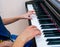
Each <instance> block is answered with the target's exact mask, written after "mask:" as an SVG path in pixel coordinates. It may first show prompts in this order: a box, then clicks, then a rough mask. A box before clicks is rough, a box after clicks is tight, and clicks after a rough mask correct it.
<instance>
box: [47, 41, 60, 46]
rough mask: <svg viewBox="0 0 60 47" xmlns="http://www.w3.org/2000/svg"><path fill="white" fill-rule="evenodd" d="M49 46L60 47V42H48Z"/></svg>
mask: <svg viewBox="0 0 60 47" xmlns="http://www.w3.org/2000/svg"><path fill="white" fill-rule="evenodd" d="M48 45H60V41H59V42H58V41H56V42H48Z"/></svg>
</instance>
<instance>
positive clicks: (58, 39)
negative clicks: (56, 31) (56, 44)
mask: <svg viewBox="0 0 60 47" xmlns="http://www.w3.org/2000/svg"><path fill="white" fill-rule="evenodd" d="M46 41H60V38H55V39H47V40H46Z"/></svg>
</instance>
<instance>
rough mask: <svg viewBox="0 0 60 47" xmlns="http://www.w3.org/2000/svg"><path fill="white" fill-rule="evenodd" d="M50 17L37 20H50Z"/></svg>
mask: <svg viewBox="0 0 60 47" xmlns="http://www.w3.org/2000/svg"><path fill="white" fill-rule="evenodd" d="M51 19H52V18H39V20H51Z"/></svg>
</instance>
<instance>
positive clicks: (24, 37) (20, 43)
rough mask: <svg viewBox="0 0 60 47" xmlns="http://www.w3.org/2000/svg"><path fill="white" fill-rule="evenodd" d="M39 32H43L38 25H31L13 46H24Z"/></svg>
mask: <svg viewBox="0 0 60 47" xmlns="http://www.w3.org/2000/svg"><path fill="white" fill-rule="evenodd" d="M39 34H40V35H41V32H40V30H38V29H37V27H36V26H29V27H27V28H26V29H25V30H24V31H23V32H22V33H21V34H20V35H19V36H18V37H17V39H16V41H15V43H14V45H13V47H23V46H24V44H25V43H26V42H28V41H29V40H31V39H33V38H34V37H35V36H36V35H39Z"/></svg>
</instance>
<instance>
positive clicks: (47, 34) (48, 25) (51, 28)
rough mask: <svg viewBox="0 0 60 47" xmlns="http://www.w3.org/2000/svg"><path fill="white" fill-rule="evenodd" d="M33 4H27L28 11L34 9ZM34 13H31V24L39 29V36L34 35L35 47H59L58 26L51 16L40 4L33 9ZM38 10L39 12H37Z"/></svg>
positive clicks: (59, 30) (59, 31) (59, 32)
mask: <svg viewBox="0 0 60 47" xmlns="http://www.w3.org/2000/svg"><path fill="white" fill-rule="evenodd" d="M34 6H35V5H33V4H27V9H28V11H32V10H35V9H36V8H38V7H36V8H34ZM35 11H36V14H32V15H31V18H32V19H31V24H32V25H34V26H36V27H37V28H38V29H39V30H40V31H41V33H42V34H41V36H40V35H38V36H36V37H35V40H36V46H37V47H60V28H59V27H58V25H57V24H56V23H55V22H54V20H53V19H52V17H51V16H50V15H49V14H48V13H47V11H44V10H43V9H42V7H41V6H40V9H39V10H35ZM38 11H40V12H38Z"/></svg>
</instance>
